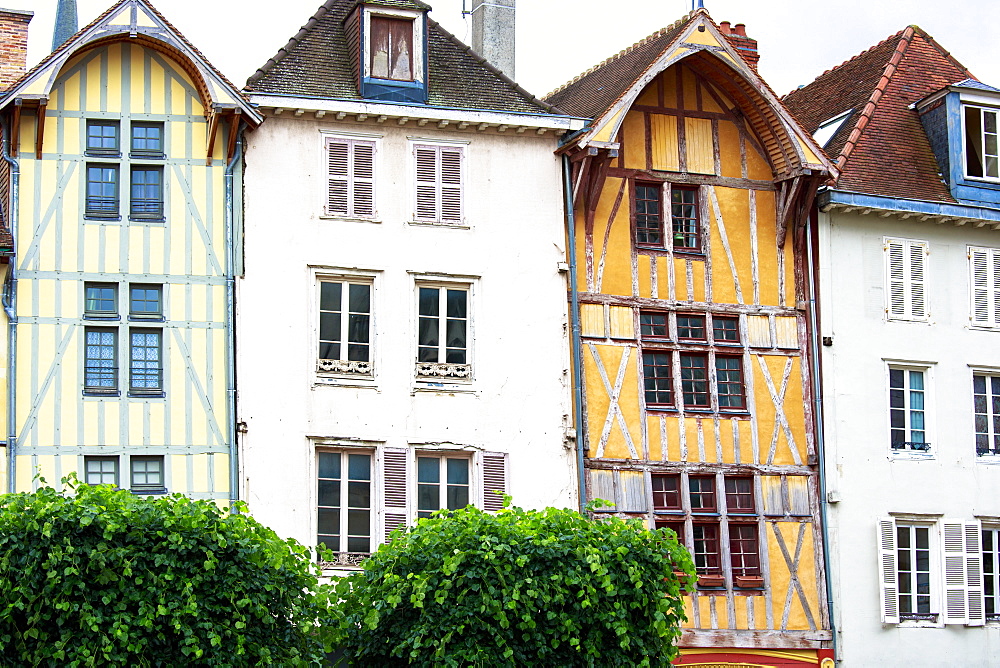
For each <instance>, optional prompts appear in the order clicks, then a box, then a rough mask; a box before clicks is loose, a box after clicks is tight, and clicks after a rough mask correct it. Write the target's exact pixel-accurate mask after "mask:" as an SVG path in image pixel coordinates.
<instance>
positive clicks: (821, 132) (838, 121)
mask: <svg viewBox="0 0 1000 668" xmlns="http://www.w3.org/2000/svg"><path fill="white" fill-rule="evenodd" d="M852 111H853V109H848V110H847V111H845V112H844V113H842V114H837V115H836V116H834V117H833V118H831V119H829V120H826V121H823V122H822V123H820V124H819V129H818V130H816V132H814V133H813V139H815V140H816V143H817V144H819V145H820V146H822V147H823V148H826V145H827V144H828V143H830V140H831V139H833V136H834V135H835V134H837V130H839V129H840V127H841V126H842V125H843V124H844V122H845V121H846V120H847V118H848V117H849V116H850V115H851V112H852Z"/></svg>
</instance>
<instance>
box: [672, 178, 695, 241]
mask: <svg viewBox="0 0 1000 668" xmlns="http://www.w3.org/2000/svg"><path fill="white" fill-rule="evenodd" d="M670 234H671V242H672V247H673V249H674V250H675V251H681V252H684V253H701V252H702V247H701V246H702V239H701V203H700V202H699V197H698V187H697V186H677V185H672V186H671V187H670ZM678 241H680V242H681V243H680V244H678Z"/></svg>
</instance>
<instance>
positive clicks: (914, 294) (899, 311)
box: [885, 239, 928, 320]
mask: <svg viewBox="0 0 1000 668" xmlns="http://www.w3.org/2000/svg"><path fill="white" fill-rule="evenodd" d="M885 253H886V283H887V286H886V287H887V290H888V294H887V298H886V313H887V314H888V315H889V317H890V318H892V319H897V320H924V319H926V318H927V311H928V309H927V244H926V243H924V242H922V241H911V240H908V239H886V242H885Z"/></svg>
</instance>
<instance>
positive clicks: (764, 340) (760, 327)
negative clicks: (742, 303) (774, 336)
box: [747, 315, 771, 348]
mask: <svg viewBox="0 0 1000 668" xmlns="http://www.w3.org/2000/svg"><path fill="white" fill-rule="evenodd" d="M747 334H748V338H749V341H750V345H751V346H753V347H754V348H770V347H771V318H769V317H768V316H766V315H749V316H747Z"/></svg>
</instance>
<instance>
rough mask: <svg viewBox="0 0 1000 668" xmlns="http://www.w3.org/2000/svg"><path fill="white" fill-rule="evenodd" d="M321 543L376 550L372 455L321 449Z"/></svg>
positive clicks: (336, 549)
mask: <svg viewBox="0 0 1000 668" xmlns="http://www.w3.org/2000/svg"><path fill="white" fill-rule="evenodd" d="M316 457H317V468H318V474H319V475H318V478H319V489H318V490H317V505H318V542H319V543H320V544H322V545H326V547H328V548H329V549H330V550H332V551H333V552H371V551H372V518H373V514H372V484H371V481H372V456H371V454H370V453H356V452H319V453H317V455H316Z"/></svg>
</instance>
